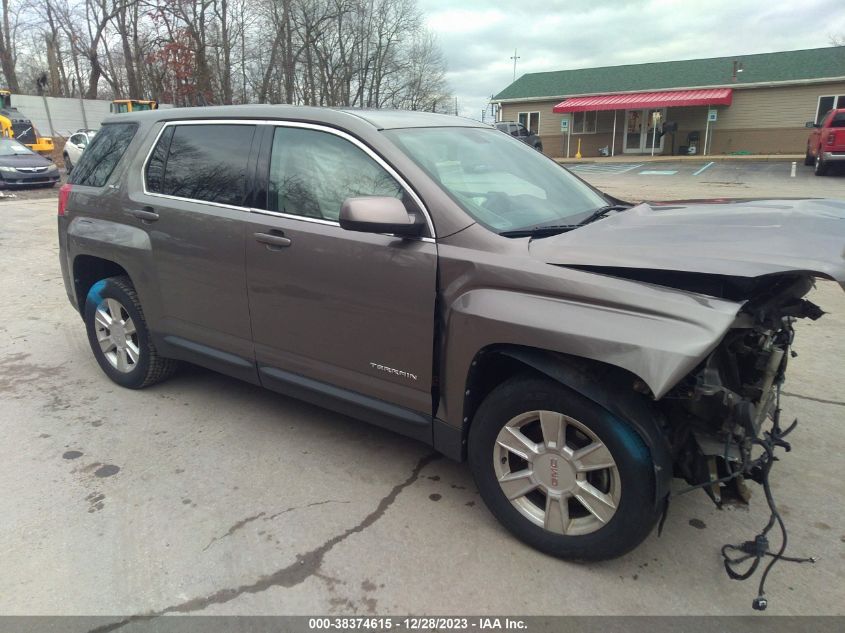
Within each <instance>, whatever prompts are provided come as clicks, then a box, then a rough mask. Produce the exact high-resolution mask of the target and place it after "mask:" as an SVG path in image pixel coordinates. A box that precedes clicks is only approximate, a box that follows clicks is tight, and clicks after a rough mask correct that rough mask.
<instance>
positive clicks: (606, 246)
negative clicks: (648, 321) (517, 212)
mask: <svg viewBox="0 0 845 633" xmlns="http://www.w3.org/2000/svg"><path fill="white" fill-rule="evenodd" d="M529 250H530V253H531V255H532V256H533V257H536V258H537V259H540V260H542V261H544V262H546V263H549V264H557V265H563V266H598V267H620V268H640V269H656V270H673V271H685V272H697V273H710V274H718V275H733V276H739V277H758V276H761V275H767V274H771V273H781V272H788V271H807V272H812V273H815V274H817V275H819V276H823V277H829V278H832V279H836V280H838V281H839V282H840V283H843V284H845V201H843V200H749V201H730V202H724V201H720V200H714V201H693V202H677V203H675V202H666V203H643V204H640V205H638V206H636V207H633V208H631V209H628V210H627V211H624V212H621V213H615V214H613V215H610V216H608V217H606V218H604V219H601V220H598V221H596V222H593V223H592V224H588V225H587V226H584V227H581V228H579V229H576V230H574V231H569V232H567V233H563V234H560V235H555V236H552V237H547V238H542V239H533V240H531V243H530V247H529ZM844 287H845V286H844Z"/></svg>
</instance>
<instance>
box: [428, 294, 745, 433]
mask: <svg viewBox="0 0 845 633" xmlns="http://www.w3.org/2000/svg"><path fill="white" fill-rule="evenodd" d="M622 283H624V284H625V285H626V286H628V287H630V288H633V287H634V286H636V292H635V293H633V294H634V295H635V296H636V297H637V299H638V301H637V303H636V304H634V303H633V302H631V301H628V299H630V298H631V296H629V297H625V296H624V294H623V295H616V296H614V300H613V301H610V300H606V299H605V300H600V299H595V298H592V299H589V298H574V297H554V296H544V295H538V294H528V293H524V292H518V291H511V290H502V289H493V288H482V289H476V290H471V291H468V292H466V293H464V294H462V295H461V296H460V297H458V298H457V299H456V300H455V301H454V302H453V303H452V304H451V308H450V310H449V311H448V313H447V315H446V322H445V356H446V359H445V384H446V389H445V393H443V394H442V396H443V398H442V404H443V410H444V411H443V413H444V414H445V415H444V416H443V417H444V419H446V420H447V422H448V423H449V424H451V425H453V426H456V427H458V428H460V427H462V426H463V425H464V424H465V423H466V422H467V420H465V416H466V413H465V412H464V392H465V389H466V380H467V376H468V375H469V372H470V368H471V364H472V362H473V359H474V358H475V356H476V354H477V353H478V352H479V351H480V350H482V349H484V348H486V347H490V346H493V345H517V346H523V347H531V348H537V349H541V350H547V351H551V352H560V353H562V354H567V355H569V356H575V357H580V358H587V359H591V360H595V361H600V362H602V363H606V364H608V365H613V366H616V367H620V368H622V369H625V370H627V371H629V372H631V373H632V374H634V375H635V376H637V377H639V378H640V379H642V381H643V382H644V383H645V384H646V385H648V387H649V388H650V389H651V392H652V394H653V395H654V397H655V399H659V398H660V397H661V396H663V395H664V394H665V393H666V392H667V391H668V390H669V389H670V388H671V387H672V386H674V385H675V384H676V383H677V382H678V381H679V380H680V379H681V378H682V377H684V376H685V375H686V374H688V373H689V372H690V371H691V370H692V369H693V368H694V367H695V366H696V365H697V364H698V363H699V362H700V361H701V360H702V359H703V358H704V357H705V356H707V354H709V353H710V352H711V351H712V350H713V348H715V347H716V345H717V344H718V343H719V341H720V340H721V339H722V337H723V336H724V334H725V332H726V331H727V330H728V329H729V328H730V326H731V324H732V323H733V322H734V320H735V317H736V314H737V312H738V310H739V308H740V306H741V304H739V303H735V302H732V301H723V300H721V299H715V298H712V297H707V296H704V295H698V294H694V293H689V292H684V291H680V290H674V289H667V288H662V287H659V286H649V285H647V284H639V283H637V284H628V283H627V282H622ZM629 294H630V293H629ZM650 295H653V296H650ZM611 296H613V295H611ZM645 306H649V307H645Z"/></svg>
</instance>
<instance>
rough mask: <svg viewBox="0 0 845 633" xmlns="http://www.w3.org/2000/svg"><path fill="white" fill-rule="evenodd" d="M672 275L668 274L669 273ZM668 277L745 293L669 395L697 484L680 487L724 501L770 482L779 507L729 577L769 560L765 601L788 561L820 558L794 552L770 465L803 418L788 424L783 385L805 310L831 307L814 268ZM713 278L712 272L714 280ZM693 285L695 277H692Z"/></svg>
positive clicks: (733, 558)
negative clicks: (774, 536)
mask: <svg viewBox="0 0 845 633" xmlns="http://www.w3.org/2000/svg"><path fill="white" fill-rule="evenodd" d="M663 274H664V275H665V273H663ZM668 277H669V278H668V279H665V280H664V281H665V282H669V284H679V285H680V283H681V281H682V280H683V281H685V282H687V284H689V285H687V287H686V288H685V289H692V288H690V286H692V287H693V288H695V289H698V290H704V289H705V288H704V286H708V287H707V290H708V291H710V293H713V291H714V290H717V288H718V290H717V291H718V292H719V294H720V296H721V297H723V298H730V299H733V300H736V301H744V304H743V307H742V309H741V310H740V312H739V314H738V315H737V319H736V322H735V323H734V325H733V327H732V328H731V329H730V330H729V331H728V333H727V334H726V335H725V337H724V339H723V340H722V342H721V343H720V344H719V346H718V347H717V348H716V349H715V350H714V351H713V352H712V353H711V354H710V355H709V356H708V357H707V358H706V359H705V360H704V361H703V362H702V363H701V364H700V365H699V366H698V367H697V368H696V370H695V371H693V372H692V373H690V374H689V375H688V376H687V377H686V378H685V379H684V380H682V381H681V382H680V383H679V384H678V385H676V386H675V387H674V388H673V389H672V390H671V391H670V392H669V393H668V394H667V395H666V396H664V398H663V400H662V402H663V403H664V411H665V413H666V417H667V420H668V421H669V424H670V442H671V446H672V453H673V458H674V469H675V476H676V477H682V478H683V479H685V480H686V481H687V482H688V483H689V484H690V487H689V488H687V489H686V490H683V491H681V492H680V493H676V494H684V493H686V492H691V491H692V490H696V489H703V490H704V491H705V492H706V493H707V495H708V496H709V497H710V498H711V499H712V500H713V502H714V503H716V504H717V506H719V507H721V506H722V504H724V503H747V502H748V501H749V498H750V494H751V493H750V490H749V489H748V488H747V486H746V482H748V481H751V482H755V483H757V484H760V485H761V486H762V487H763V489H764V494H765V498H766V501H767V503H768V505H769V508H770V510H771V518H770V520H769V523H768V524H767V525H766V527H765V528H764V529H763V530H762V531H761V532H760V533H759V534H758V535H757V536H756V537H755V538H754V540H751V541H747V542H745V543H743V544H740V545H725V546H724V547H723V548H722V556H723V559H724V564H725V570H726V572H727V573H728V575H729V577H731V578H733V579H736V580H744V579H746V578H749V577H751V575H752V574H754V572H755V571H756V570H757V568H758V566H759V565H760V564H761V562H762V561H763V560H764V559H765V558H766V557H769V558H770V560H769V564H768V565H767V567H766V570H765V571H764V573H763V575H762V578H761V580H760V585H759V589H758V595H757V597H756V598H755V600H754V602H753V606H754V608H755V609H758V610H763V609H765V608H766V606H767V601H766V598H765V592H764V584H765V579H766V576H767V575H768V572H769V570H770V569H771V567H772V565H774V563H775V562H777V561H778V560H790V561H793V562H814V559H810V558H801V559H799V558H793V557H787V556H784V551H785V549H786V544H787V534H786V526H785V525H784V523H783V520H782V518H781V516H780V514H779V513H778V511H777V507H776V505H775V503H774V500H773V498H772V493H771V488H770V486H769V479H768V478H769V472H770V469H771V467H772V465H773V463H774V461H776V457H775V455H774V452H775V449H783V450H785V451H789V450H790V448H791V447H790V445H789V443H788V442H787V441H786V440H785V439H784V438H785V437H786V436H787V435H788V434H789V433H790V432H791V431H792V430H793V429H794V428H795V426H796V425H797V422H798V421H797V420H795V421H794V422H792V423H791V424H790V425H789V426H788V427H787V428H785V429H784V428H782V427H781V421H780V413H781V411H780V389H781V385H782V384H783V383H784V380H785V376H786V368H787V365H788V361H789V359H790V357H791V356H794V355H796V354H795V352H794V351H793V350H792V349H791V347H792V343H793V340H794V336H795V331H794V329H793V325H794V323H795V322H796V321H797V320H798V319H803V318H809V319H812V320H815V319H818V318H819V317H821V316H822V315H823V314H824V312H823V311H822V310H821V308H819V307H818V306H816V305H815V304H813V303H812V302H810V301H808V300H807V299H805V298H804V296H805V295H806V294H807V293H808V292H809V291H810V290H811V289H812V287H813V285H814V281H813V277H812V276H810V275H807V274H797V273H793V274H779V275H770V276H766V277H762V278H757V279H750V280H748V279H741V280H737V279H713V278H712V276H707V275H694V276H693V277H692V278H690V277H689V275H688V274H687V275H674V276H673V275H668ZM708 277H711V278H709V279H708ZM685 285H686V284H685ZM776 525H777V526H778V527H779V528H780V530H781V545H780V547H779V549H778V551H771V549H770V544H769V540H768V533H769V531H770V530H771V529H772V528H773V527H775V526H776Z"/></svg>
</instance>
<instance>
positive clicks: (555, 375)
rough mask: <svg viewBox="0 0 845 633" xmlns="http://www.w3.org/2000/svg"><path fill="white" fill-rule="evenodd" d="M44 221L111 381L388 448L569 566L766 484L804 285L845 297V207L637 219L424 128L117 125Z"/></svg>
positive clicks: (390, 117)
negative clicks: (676, 490)
mask: <svg viewBox="0 0 845 633" xmlns="http://www.w3.org/2000/svg"><path fill="white" fill-rule="evenodd" d="M58 215H59V218H58V224H59V244H60V247H61V254H60V257H61V267H62V272H63V275H64V281H65V285H66V287H67V294H68V297H69V298H70V301H71V303H72V304H73V306H74V307H75V308H76V309H77V310H78V311H79V313H80V314H81V315H82V318H83V320H84V323H85V327H86V328H87V332H88V338H89V340H90V343H91V349H92V350H93V353H94V355H95V356H96V358H97V361H98V363H99V364H100V366H101V367H102V369H103V371H104V372H105V373H106V375H107V376H108V377H109V378H111V379H112V380H113V381H114V382H116V383H118V384H119V385H122V386H124V387H129V388H132V389H138V388H142V387H147V386H150V385H152V384H154V383H156V382H158V381H160V380H163V379H165V378H168V377H169V376H170V375H171V374H173V372H174V370H175V369H176V367H177V363H178V362H179V361H188V362H191V363H196V364H199V365H203V366H206V367H210V368H212V369H215V370H217V371H220V372H222V373H225V374H228V375H230V376H234V377H237V378H240V379H242V380H246V381H249V382H251V383H255V384H259V385H264V386H266V387H268V388H270V389H274V390H276V391H278V392H281V393H283V394H287V395H290V396H294V397H297V398H302V399H304V400H309V401H311V402H314V403H318V404H320V405H323V406H325V407H329V408H332V409H334V410H336V411H339V412H341V413H344V414H349V415H352V416H356V417H359V418H362V419H364V420H366V421H368V422H372V423H374V424H378V425H381V426H384V427H387V428H389V429H392V430H394V431H396V432H399V433H403V434H405V435H407V436H410V437H412V438H415V439H417V440H420V441H422V442H426V443H428V444H430V445H432V446H433V447H434V448H435V449H437V450H438V451H440V452H442V453H444V454H445V455H447V456H449V457H452V458H454V459H456V460H463V459H467V460H468V461H469V465H470V468H471V469H472V473H473V475H474V477H475V480H476V482H477V485H478V489H479V491H480V493H481V495H482V496H483V498H484V500H485V502H486V503H487V505H488V506H489V508H490V510H491V512H492V513H493V514H494V515H495V516H496V518H497V519H498V520H499V521H501V522H502V523H503V524H504V525H505V526H506V527H507V528H508V529H509V530H510V531H511V532H513V533H514V534H515V535H516V536H517V537H519V538H520V539H522V540H523V541H525V542H527V543H529V544H531V545H532V546H534V547H536V548H538V549H540V550H542V551H544V552H547V553H550V554H553V555H555V556H560V557H565V558H575V559H581V560H585V559H586V560H596V559H603V558H609V557H614V556H619V555H620V554H622V553H624V552H626V551H628V550H630V549H631V548H633V547H635V546H636V545H637V544H638V543H640V542H641V541H642V540H643V539H644V538H645V537H646V536H647V535H648V534H649V532H651V530H652V529H653V527H654V526H655V524H656V522H657V521H658V519H659V518H660V516H661V515H662V514H663V513H664V511H665V509H666V507H667V503H668V498H669V495H670V480H671V479H672V477H673V476H674V477H678V478H682V479H684V480H686V482H688V487H689V488H701V489H704V490H705V491H706V492H707V494H708V495H710V496H711V497H712V498H713V499H714V500H716V501H719V500H720V499H722V498H723V497H725V496H726V495H730V494H731V493H732V492H736V490H737V489H739V488H742V487H743V480H756V481H758V482H760V483H763V484H764V486H767V485H768V469H769V468H770V467H771V464H772V461H773V460H774V458H773V457H772V451H773V447H775V446H782V445H784V444H785V441H784V440H783V439H782V437H783V436H784V435H785V434H786V433H787V432H788V430H789V429H782V428H781V427H780V426H779V417H780V415H779V414H780V407H779V405H778V395H779V393H780V387H781V384H782V383H783V381H784V372H785V369H786V364H787V360H788V358H789V356H790V346H791V344H792V338H793V323H794V322H795V320H796V319H798V318H804V317H808V318H811V319H815V318H818V317H819V316H821V314H822V311H821V309H820V308H818V307H817V306H815V305H814V304H812V303H810V302H809V301H807V300H806V299H804V295H805V294H806V293H807V292H808V291H809V290H810V289H811V288H812V286H813V283H814V281H813V280H814V277H823V278H827V279H835V280H838V281H839V282H840V283H842V282H845V260H843V246H845V203H843V202H837V201H831V200H790V201H772V200H759V201H745V202H730V203H729V202H725V201H724V200H722V201H718V202H700V201H699V202H693V203H687V204H682V203H677V204H676V203H664V204H659V205H655V204H651V205H650V204H640V205H637V206H631V205H627V204H623V203H622V202H621V201H619V200H615V199H613V198H610V197H608V196H606V195H603V194H602V193H600V192H599V191H596V190H595V189H593V188H592V187H590V186H589V185H587V184H586V183H584V182H583V181H581V180H579V179H578V178H577V177H576V176H574V175H572V174H571V173H569V172H568V171H566V170H565V169H564V168H562V167H560V166H559V165H558V164H556V163H555V162H554V161H552V160H550V159H548V158H546V157H544V156H543V155H542V154H540V153H539V152H536V151H534V150H533V149H532V148H531V147H528V146H527V145H525V144H523V143H520V142H519V141H517V140H516V139H514V138H511V137H509V136H507V135H505V134H501V133H500V132H499V131H497V130H496V129H495V128H492V127H489V126H486V125H482V124H477V123H475V122H473V121H469V120H465V119H461V118H457V117H450V116H443V115H436V114H427V113H418V112H394V111H366V110H330V109H320V108H305V107H290V106H229V107H212V108H183V109H173V110H158V111H152V112H144V113H138V114H135V113H132V114H122V115H120V116H117V117H113V118H111V119H108V120H107V121H106V122H105V124H104V125H103V126H102V129H101V131H100V132H99V133H98V134H97V135H96V136H95V137H94V139H93V141H92V142H91V143H90V145H89V146H88V148H87V149H86V150H85V152H84V153H83V154H82V157H81V159H80V161H79V163H78V164H77V165H76V166H75V168H74V170H73V174H72V176H71V181H70V184H68V185H65V186H64V187H62V190H61V195H60V200H59V211H58ZM221 422H222V421H221ZM752 449H754V453H753V454H752ZM684 485H686V484H684ZM739 492H742V490H740V491H739ZM767 493H768V488H767Z"/></svg>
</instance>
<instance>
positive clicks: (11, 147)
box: [0, 141, 33, 156]
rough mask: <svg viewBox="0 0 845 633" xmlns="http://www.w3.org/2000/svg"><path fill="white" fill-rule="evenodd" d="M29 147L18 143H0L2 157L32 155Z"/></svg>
mask: <svg viewBox="0 0 845 633" xmlns="http://www.w3.org/2000/svg"><path fill="white" fill-rule="evenodd" d="M32 153H33V152H32V151H30V149H29V148H28V147H26V146H25V145H22V144H21V143H18V142H17V141H0V156H15V155H17V154H32Z"/></svg>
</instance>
